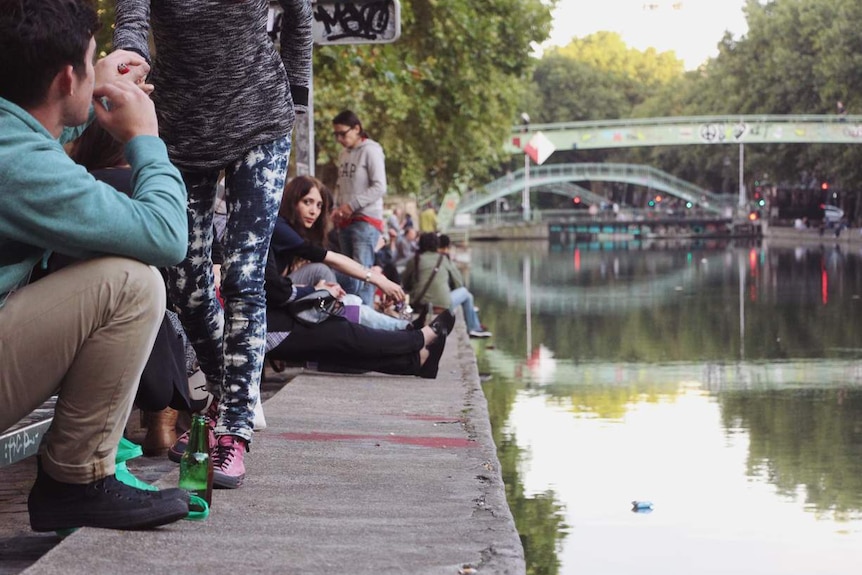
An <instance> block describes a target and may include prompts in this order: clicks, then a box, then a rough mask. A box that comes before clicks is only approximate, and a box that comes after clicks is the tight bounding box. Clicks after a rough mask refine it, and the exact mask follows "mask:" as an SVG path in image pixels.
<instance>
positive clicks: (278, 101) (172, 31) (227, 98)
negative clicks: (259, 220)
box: [114, 0, 312, 170]
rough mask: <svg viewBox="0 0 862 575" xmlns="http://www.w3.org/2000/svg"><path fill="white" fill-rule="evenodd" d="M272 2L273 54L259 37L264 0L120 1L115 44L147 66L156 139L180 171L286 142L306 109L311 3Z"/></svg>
mask: <svg viewBox="0 0 862 575" xmlns="http://www.w3.org/2000/svg"><path fill="white" fill-rule="evenodd" d="M279 4H281V6H282V8H283V9H284V16H283V18H282V28H281V55H280V56H279V53H278V51H277V50H276V49H275V46H274V45H273V43H272V40H271V39H270V38H269V36H268V35H267V32H266V23H267V14H268V9H269V2H268V0H117V19H116V28H115V30H114V47H115V48H117V49H120V48H122V49H126V50H134V51H135V52H138V53H139V54H141V55H142V56H144V57H145V58H147V59H148V60H150V62H151V64H152V66H153V69H152V71H151V73H150V79H149V81H150V82H151V83H152V84H154V85H155V91H154V92H153V100H154V101H155V104H156V112H157V114H158V117H159V132H160V135H161V137H162V138H163V139H164V140H165V142H166V143H167V145H168V152H169V154H170V158H171V161H173V162H174V163H175V164H176V165H177V166H179V167H180V168H182V169H189V170H202V169H212V168H221V167H223V166H225V165H226V164H228V163H230V162H232V161H235V160H237V159H239V158H240V157H241V156H242V154H243V153H244V152H245V151H247V150H249V149H250V148H252V147H254V146H257V145H260V144H263V143H267V142H271V141H273V140H275V139H277V138H279V137H282V136H285V135H289V134H290V133H291V132H292V130H293V123H294V118H295V115H294V114H295V112H294V109H295V108H296V111H297V112H304V111H305V107H306V105H307V104H308V89H309V81H310V77H311V43H312V37H311V23H312V14H311V0H279ZM150 26H152V31H153V38H154V40H155V47H156V54H155V58H154V59H151V58H150V52H149V46H148V44H147V39H148V31H149V29H150Z"/></svg>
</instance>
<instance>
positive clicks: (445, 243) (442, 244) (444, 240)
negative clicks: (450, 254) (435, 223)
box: [437, 234, 452, 249]
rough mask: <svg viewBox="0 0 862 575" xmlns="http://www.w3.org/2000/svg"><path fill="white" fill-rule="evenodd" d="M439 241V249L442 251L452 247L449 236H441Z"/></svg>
mask: <svg viewBox="0 0 862 575" xmlns="http://www.w3.org/2000/svg"><path fill="white" fill-rule="evenodd" d="M437 241H438V243H439V245H438V246H437V247H438V248H440V249H443V248H448V247H449V246H450V245H452V240H451V239H449V236H447V235H446V234H440V237H439V238H437Z"/></svg>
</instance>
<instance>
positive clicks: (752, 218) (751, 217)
mask: <svg viewBox="0 0 862 575" xmlns="http://www.w3.org/2000/svg"><path fill="white" fill-rule="evenodd" d="M748 219H749V221H752V222H756V221H757V220H759V219H760V214H758V213H757V212H751V213H750V214H748Z"/></svg>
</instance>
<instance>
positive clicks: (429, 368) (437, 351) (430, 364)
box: [418, 312, 447, 379]
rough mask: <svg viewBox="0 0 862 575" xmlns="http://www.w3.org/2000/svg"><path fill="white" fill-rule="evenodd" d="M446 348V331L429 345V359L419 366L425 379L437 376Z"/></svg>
mask: <svg viewBox="0 0 862 575" xmlns="http://www.w3.org/2000/svg"><path fill="white" fill-rule="evenodd" d="M444 313H447V312H444ZM444 349H446V332H443V333H442V334H440V335H438V336H437V339H435V340H434V341H432V342H431V344H430V345H429V346H428V353H429V355H428V359H426V360H425V363H423V364H422V366H421V367H420V368H419V374H418V375H419V377H421V378H423V379H436V378H437V369H438V367H439V366H440V358H441V357H443V350H444Z"/></svg>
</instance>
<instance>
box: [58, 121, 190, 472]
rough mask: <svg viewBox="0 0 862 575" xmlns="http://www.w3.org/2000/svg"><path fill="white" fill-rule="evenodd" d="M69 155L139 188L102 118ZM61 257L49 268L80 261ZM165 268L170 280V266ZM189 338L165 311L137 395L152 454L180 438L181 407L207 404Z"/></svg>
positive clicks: (110, 179) (120, 185)
mask: <svg viewBox="0 0 862 575" xmlns="http://www.w3.org/2000/svg"><path fill="white" fill-rule="evenodd" d="M69 156H70V157H71V158H72V159H73V160H74V161H75V162H76V163H77V164H80V165H82V166H84V167H85V168H86V169H87V171H88V172H90V173H91V174H92V175H93V177H94V178H96V179H97V180H99V181H100V182H105V183H107V184H108V185H110V186H111V187H112V188H114V189H115V190H117V191H118V192H121V193H123V194H125V195H127V196H129V197H131V196H132V194H133V193H134V188H133V186H132V168H131V166H129V163H128V162H127V161H126V157H125V155H124V154H123V145H122V144H121V143H120V142H118V141H117V140H115V139H114V137H113V136H111V134H109V133H108V132H107V131H106V130H105V129H104V128H103V127H102V126H100V125H99V124H98V123H97V122H94V123H92V124H90V125H89V126H88V127H87V129H86V130H84V132H83V133H82V134H81V136H80V137H79V138H77V139H76V140H74V141H73V142H72V143H71V146H70V150H69ZM56 256H57V254H55V255H54V256H52V258H51V261H50V262H49V268H50V269H52V270H54V271H56V269H59V268H60V267H62V266H65V265H69V264H70V263H73V262H74V261H76V260H75V259H74V258H70V257H65V256H60V257H56ZM159 271H160V272H161V274H162V278H163V280H164V281H165V282H166V283H167V272H166V270H164V269H162V270H159ZM186 342H187V338H186V337H185V333H184V332H183V329H182V325H181V324H180V323H179V320H178V318H177V315H176V313H173V312H171V311H169V310H165V316H164V318H163V319H162V324H161V326H160V327H159V332H158V334H157V335H156V340H155V342H154V343H153V350H152V351H151V352H150V357H149V358H148V359H147V364H146V365H145V366H144V371H143V373H142V374H141V381H140V384H139V385H138V391H137V394H136V395H135V405H136V406H137V407H138V408H139V409H140V410H141V413H142V420H143V422H144V425H145V426H146V428H147V433H146V436H145V437H144V439H143V441H142V442H141V448H142V452H143V454H144V455H146V456H149V457H154V456H161V455H165V454H166V453H167V451H168V449H169V448H170V447H171V446H172V445H173V444H174V442H175V441H176V440H177V434H176V424H177V416H178V412H177V410H180V411H192V410H195V409H196V408H200V407H201V406H196V407H193V406H192V403H191V400H190V397H189V376H190V375H191V374H192V373H193V372H194V371H195V369H194V368H193V367H192V365H193V364H194V363H196V359H194V358H191V361H190V357H189V353H188V346H186V345H185V344H186ZM192 355H193V352H192ZM203 407H206V406H205V405H204V406H203Z"/></svg>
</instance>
